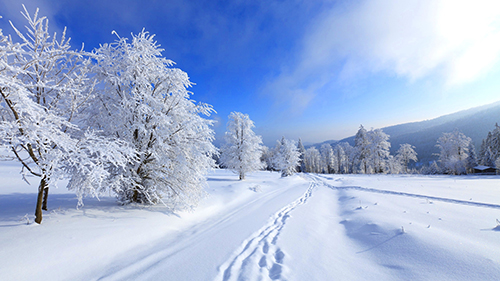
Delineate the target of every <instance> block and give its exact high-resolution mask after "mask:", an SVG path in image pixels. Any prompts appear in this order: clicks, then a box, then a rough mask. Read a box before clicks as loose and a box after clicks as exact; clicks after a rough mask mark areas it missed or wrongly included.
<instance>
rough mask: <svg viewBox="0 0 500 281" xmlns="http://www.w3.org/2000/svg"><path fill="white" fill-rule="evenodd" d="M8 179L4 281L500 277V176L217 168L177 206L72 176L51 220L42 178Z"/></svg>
mask: <svg viewBox="0 0 500 281" xmlns="http://www.w3.org/2000/svg"><path fill="white" fill-rule="evenodd" d="M0 179H1V181H0V264H2V266H1V267H0V280H35V279H36V280H332V279H339V280H500V239H499V236H500V231H499V227H497V221H496V220H497V219H500V204H499V202H500V192H499V189H500V187H499V185H498V183H499V180H500V177H498V176H413V175H412V176H409V175H315V174H296V175H294V176H291V177H286V178H281V175H280V174H279V173H276V172H273V173H271V172H254V173H250V174H248V175H247V177H246V180H244V181H239V180H238V176H237V175H235V174H234V173H232V172H231V171H227V170H215V171H213V172H212V173H210V174H209V175H208V176H207V180H208V184H209V186H208V188H207V191H208V193H209V196H208V197H207V198H205V199H204V200H202V201H201V203H200V205H199V206H198V207H197V208H196V209H195V210H194V211H192V212H187V211H185V212H177V213H172V212H170V211H169V209H167V208H166V207H164V206H151V207H141V206H140V205H128V206H120V205H118V204H117V203H116V199H115V198H114V197H113V196H105V195H103V196H101V197H100V201H99V200H97V199H93V198H86V199H85V200H84V203H85V205H84V206H83V207H82V208H80V209H77V208H76V206H77V203H78V199H77V198H76V195H75V194H74V193H70V192H68V191H66V190H65V189H64V188H62V186H63V184H62V183H61V187H59V188H51V190H50V194H49V202H48V203H49V206H48V207H49V211H48V212H46V213H45V215H44V220H43V222H42V224H41V225H37V224H34V223H32V221H33V213H34V208H35V198H36V188H37V184H36V183H37V182H36V181H35V182H34V183H32V185H27V184H26V183H25V182H24V181H22V180H21V177H20V175H19V166H17V165H13V164H9V163H7V162H2V163H0ZM27 219H29V221H30V224H27Z"/></svg>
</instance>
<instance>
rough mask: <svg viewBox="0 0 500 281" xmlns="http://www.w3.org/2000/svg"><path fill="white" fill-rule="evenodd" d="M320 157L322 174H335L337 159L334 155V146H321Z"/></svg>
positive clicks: (325, 144)
mask: <svg viewBox="0 0 500 281" xmlns="http://www.w3.org/2000/svg"><path fill="white" fill-rule="evenodd" d="M319 151H320V155H321V166H322V172H323V173H327V174H331V173H333V171H334V170H335V169H334V166H333V165H334V162H335V159H334V158H335V157H334V155H333V149H332V146H331V145H329V144H327V143H324V144H322V145H321V147H320V148H319Z"/></svg>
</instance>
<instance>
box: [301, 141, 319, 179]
mask: <svg viewBox="0 0 500 281" xmlns="http://www.w3.org/2000/svg"><path fill="white" fill-rule="evenodd" d="M304 163H305V172H307V173H321V168H322V167H321V155H320V154H319V151H318V150H317V149H316V148H315V147H310V148H308V149H306V152H305V153H304Z"/></svg>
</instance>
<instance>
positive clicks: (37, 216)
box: [35, 176, 47, 224]
mask: <svg viewBox="0 0 500 281" xmlns="http://www.w3.org/2000/svg"><path fill="white" fill-rule="evenodd" d="M46 186H47V181H46V180H45V176H43V177H42V180H41V181H40V185H39V186H38V197H37V200H36V209H35V222H36V223H38V224H40V223H42V203H43V194H44V190H45V187H46Z"/></svg>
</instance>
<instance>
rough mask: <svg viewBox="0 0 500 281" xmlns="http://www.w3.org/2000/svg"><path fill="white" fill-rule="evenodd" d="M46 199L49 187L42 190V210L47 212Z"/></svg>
mask: <svg viewBox="0 0 500 281" xmlns="http://www.w3.org/2000/svg"><path fill="white" fill-rule="evenodd" d="M47 197H49V187H48V186H47V187H46V188H44V189H43V202H42V210H44V211H47Z"/></svg>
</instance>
